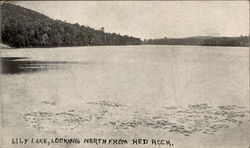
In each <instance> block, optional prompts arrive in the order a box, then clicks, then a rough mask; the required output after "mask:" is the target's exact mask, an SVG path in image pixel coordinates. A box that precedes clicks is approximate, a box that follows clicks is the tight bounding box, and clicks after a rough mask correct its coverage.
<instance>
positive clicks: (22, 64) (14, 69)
mask: <svg viewBox="0 0 250 148" xmlns="http://www.w3.org/2000/svg"><path fill="white" fill-rule="evenodd" d="M89 63H90V62H66V61H38V60H29V58H27V57H1V73H2V74H20V73H32V72H41V71H48V70H53V69H64V68H67V67H68V66H71V65H75V64H89Z"/></svg>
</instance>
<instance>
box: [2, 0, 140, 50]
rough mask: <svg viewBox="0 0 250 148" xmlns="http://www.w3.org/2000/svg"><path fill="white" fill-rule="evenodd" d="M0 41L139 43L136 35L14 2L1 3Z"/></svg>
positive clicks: (25, 43) (17, 44)
mask: <svg viewBox="0 0 250 148" xmlns="http://www.w3.org/2000/svg"><path fill="white" fill-rule="evenodd" d="M1 17H2V21H1V42H2V43H4V44H6V45H9V46H11V47H15V48H20V47H58V46H93V45H95V46H97V45H139V44H141V43H142V42H141V39H140V38H135V37H131V36H127V35H124V36H122V35H120V34H116V33H106V32H104V27H101V28H100V30H95V29H93V28H90V27H88V26H87V27H86V26H83V25H79V24H77V23H76V24H71V23H68V22H65V21H61V20H54V19H51V18H49V17H47V16H45V15H43V14H41V13H38V12H35V11H33V10H30V9H26V8H23V7H20V6H18V5H14V4H10V3H3V4H2V5H1Z"/></svg>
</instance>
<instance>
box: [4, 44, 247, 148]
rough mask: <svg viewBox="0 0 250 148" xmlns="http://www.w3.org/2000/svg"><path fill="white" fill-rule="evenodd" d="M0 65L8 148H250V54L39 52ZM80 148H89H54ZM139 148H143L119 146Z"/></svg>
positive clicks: (212, 50)
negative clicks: (160, 146) (100, 141)
mask: <svg viewBox="0 0 250 148" xmlns="http://www.w3.org/2000/svg"><path fill="white" fill-rule="evenodd" d="M1 57H2V58H1V64H2V66H1V68H2V74H1V99H2V112H3V113H4V116H3V118H2V129H3V131H4V134H3V143H4V145H6V147H17V145H13V144H10V143H11V140H12V138H19V137H26V138H27V137H34V138H36V137H62V138H64V137H79V138H116V139H119V138H123V139H133V138H147V139H152V138H155V139H171V141H172V142H173V143H174V146H175V147H192V148H196V147H201V148H203V147H227V148H228V147H232V148H233V147H234V148H238V147H248V146H249V140H248V139H249V138H250V133H249V50H248V48H242V47H205V46H202V47H201V46H105V47H74V48H41V49H38V48H36V49H16V50H1ZM23 131H25V132H23ZM18 146H19V147H44V146H43V145H18ZM51 146H52V145H51ZM76 146H79V147H82V146H86V145H63V144H59V145H56V144H55V145H53V146H52V147H76ZM91 146H92V147H97V145H95V144H90V145H88V147H91ZM102 146H103V147H112V146H113V147H117V145H102ZM118 146H119V145H118ZM133 146H135V147H138V145H120V147H133ZM152 146H154V145H144V146H141V147H152ZM139 147H140V146H139ZM165 147H166V146H165Z"/></svg>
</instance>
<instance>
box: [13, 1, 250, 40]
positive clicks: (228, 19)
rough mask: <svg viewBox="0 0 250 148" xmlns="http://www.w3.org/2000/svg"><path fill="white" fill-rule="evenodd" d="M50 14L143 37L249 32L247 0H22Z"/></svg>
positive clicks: (62, 18)
mask: <svg viewBox="0 0 250 148" xmlns="http://www.w3.org/2000/svg"><path fill="white" fill-rule="evenodd" d="M15 3H16V4H18V5H21V6H23V7H26V8H30V9H33V10H36V11H39V12H41V13H43V14H45V15H47V16H49V17H50V18H53V19H59V20H66V21H67V22H70V23H79V24H80V25H85V26H90V27H92V28H95V29H100V28H101V27H102V26H103V27H104V28H105V31H106V32H115V33H120V34H122V35H124V34H126V35H130V36H135V37H140V38H142V39H144V38H147V39H149V38H162V37H165V36H167V37H188V36H207V35H209V36H240V35H249V2H248V1H198V2H194V1H182V2H180V1H137V2H133V1H101V2H93V1H74V2H70V1H58V2H56V1H40V2H32V1H23V2H15Z"/></svg>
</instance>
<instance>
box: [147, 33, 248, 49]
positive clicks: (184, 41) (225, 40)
mask: <svg viewBox="0 0 250 148" xmlns="http://www.w3.org/2000/svg"><path fill="white" fill-rule="evenodd" d="M143 44H152V45H200V46H246V47H248V46H250V38H249V36H240V37H189V38H167V37H165V38H162V39H149V40H144V41H143Z"/></svg>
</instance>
